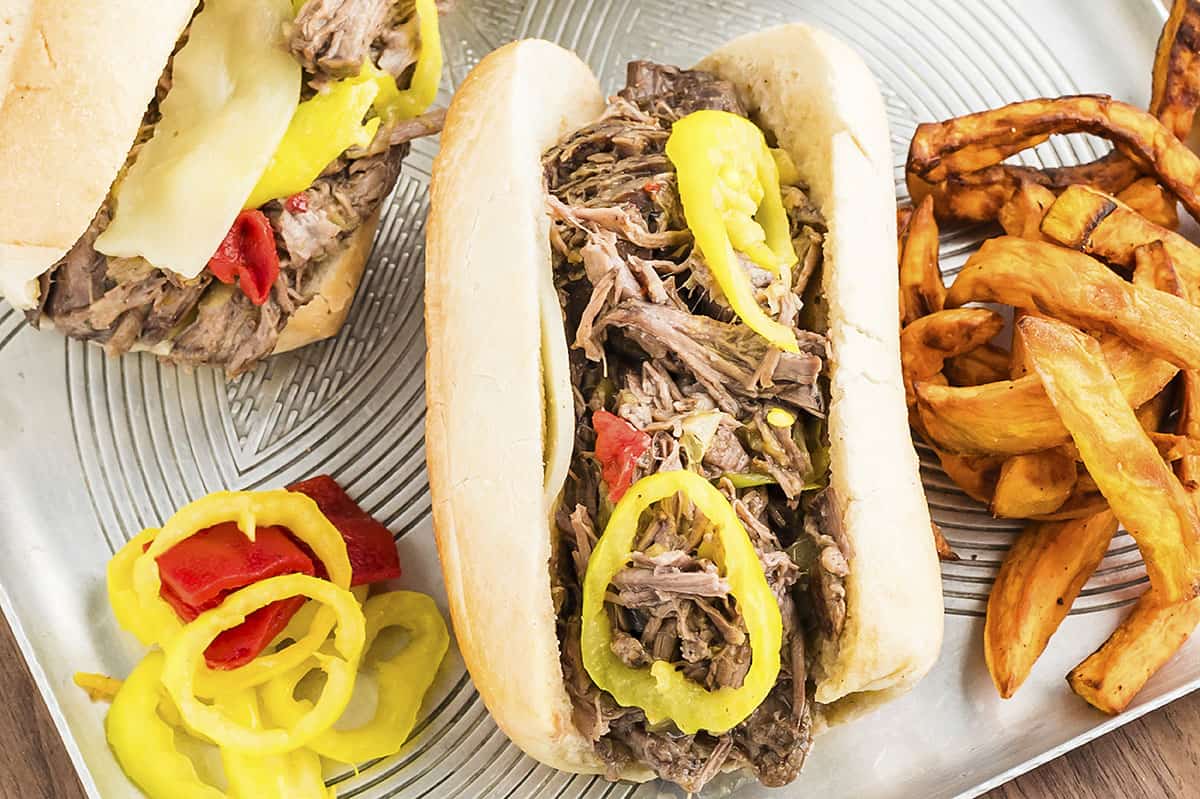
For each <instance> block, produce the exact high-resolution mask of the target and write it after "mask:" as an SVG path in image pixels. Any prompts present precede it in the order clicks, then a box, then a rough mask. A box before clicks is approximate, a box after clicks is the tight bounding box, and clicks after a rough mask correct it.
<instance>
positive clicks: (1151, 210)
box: [1117, 177, 1179, 230]
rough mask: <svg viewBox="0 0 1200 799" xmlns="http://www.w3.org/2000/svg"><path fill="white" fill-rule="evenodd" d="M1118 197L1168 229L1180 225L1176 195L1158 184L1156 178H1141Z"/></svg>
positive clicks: (1150, 219)
mask: <svg viewBox="0 0 1200 799" xmlns="http://www.w3.org/2000/svg"><path fill="white" fill-rule="evenodd" d="M1117 199H1118V200H1120V201H1121V202H1123V203H1125V204H1126V205H1128V206H1129V207H1130V208H1132V209H1133V210H1134V211H1137V212H1138V213H1139V214H1141V215H1142V216H1144V217H1145V218H1146V219H1148V220H1149V221H1151V222H1153V223H1154V224H1156V225H1159V226H1160V227H1164V228H1166V229H1167V230H1174V229H1175V228H1177V227H1179V208H1178V207H1177V203H1176V200H1175V195H1174V194H1171V192H1169V191H1167V190H1166V189H1164V188H1163V187H1162V186H1160V185H1158V181H1157V180H1156V179H1154V178H1149V177H1148V178H1141V179H1139V180H1135V181H1134V182H1133V183H1132V184H1130V186H1129V188H1127V189H1125V190H1124V191H1122V192H1119V193H1118V194H1117Z"/></svg>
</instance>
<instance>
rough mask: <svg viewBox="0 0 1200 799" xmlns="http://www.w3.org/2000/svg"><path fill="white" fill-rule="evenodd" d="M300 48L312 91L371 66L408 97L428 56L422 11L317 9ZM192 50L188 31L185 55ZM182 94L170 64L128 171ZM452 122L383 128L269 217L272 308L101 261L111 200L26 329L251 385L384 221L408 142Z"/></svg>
mask: <svg viewBox="0 0 1200 799" xmlns="http://www.w3.org/2000/svg"><path fill="white" fill-rule="evenodd" d="M446 5H447V4H446V3H444V2H439V3H438V6H439V8H444V7H445V6H446ZM289 36H290V43H291V46H292V50H293V53H294V55H295V56H296V57H297V59H298V60H299V61H300V63H301V65H302V66H303V67H304V68H305V78H306V82H307V83H308V84H309V85H310V86H312V87H319V86H321V85H323V84H325V83H327V82H328V81H329V80H331V79H333V78H336V77H341V76H347V75H352V74H358V72H359V70H360V69H361V67H362V65H363V63H364V62H365V61H366V60H367V59H371V60H372V61H373V62H374V63H375V64H376V66H379V67H380V68H381V69H384V70H385V71H389V72H391V73H392V74H393V75H394V76H395V77H396V78H397V82H398V85H399V86H400V87H403V86H404V85H405V82H406V81H407V80H408V75H409V74H410V72H411V70H410V68H411V67H412V65H413V63H414V61H415V60H416V58H417V56H418V55H419V52H420V41H419V35H418V34H417V29H416V15H415V6H414V3H413V2H412V0H308V2H306V3H304V4H303V6H302V7H301V8H300V10H299V12H298V14H297V17H296V20H295V22H294V24H293V25H292V26H291V28H290V32H289ZM187 39H188V31H187V30H185V31H184V32H183V34H182V36H181V37H180V39H179V41H178V43H177V45H176V52H178V50H179V48H181V47H183V46H184V44H185V43H186V42H187ZM172 58H173V56H172ZM172 82H173V74H172V63H171V62H168V64H167V66H166V68H165V69H164V71H163V73H162V76H161V77H160V79H159V83H158V87H157V90H156V93H155V97H154V98H153V99H152V100H151V101H150V104H149V107H148V108H147V110H146V113H145V115H144V117H143V120H142V126H141V128H140V129H139V132H138V135H137V138H136V140H135V142H134V146H133V148H132V149H131V151H130V153H129V156H128V162H129V163H132V162H133V161H134V160H135V159H136V157H137V154H138V152H139V151H140V149H141V147H142V145H144V144H145V142H146V141H148V140H149V139H150V138H151V137H152V136H153V134H154V127H155V125H156V123H157V122H158V120H159V118H160V115H159V104H160V103H161V101H162V100H163V99H164V98H165V97H166V96H167V93H168V92H169V91H170V89H171V86H172ZM444 119H445V112H444V110H441V109H435V110H432V111H430V112H428V113H426V114H424V115H422V116H420V117H418V118H416V119H409V120H392V121H388V122H387V123H385V124H381V125H380V126H379V131H378V133H377V135H376V136H375V138H374V140H373V141H372V142H371V143H370V145H369V146H367V147H365V148H361V149H359V148H355V149H354V150H351V151H347V152H346V153H344V154H343V155H342V157H340V158H338V159H337V160H335V161H334V162H333V163H332V164H330V165H329V167H328V168H327V169H326V170H325V172H324V173H323V174H322V175H321V177H320V178H318V180H317V181H316V182H315V183H314V184H313V185H312V186H311V187H309V188H308V189H307V190H306V191H304V192H302V193H301V194H300V195H299V196H298V197H293V198H289V200H288V201H287V202H285V201H273V202H270V203H268V204H266V205H265V206H264V207H263V209H262V210H263V211H264V212H266V214H267V215H268V218H269V219H270V220H271V223H272V227H273V229H274V232H275V236H276V244H277V250H278V253H279V256H280V276H279V279H278V281H277V284H276V286H275V288H274V289H273V291H272V292H271V295H270V297H269V298H268V300H267V301H266V303H265V304H264V305H262V306H255V305H253V304H252V303H250V302H249V300H248V299H247V298H246V297H245V296H244V295H242V294H241V293H240V292H237V291H233V290H230V289H229V288H228V287H222V286H220V285H219V284H216V283H214V281H213V277H212V275H211V274H210V273H209V272H208V271H207V270H206V271H204V272H202V273H201V275H200V276H198V277H197V278H195V279H192V280H184V279H182V278H180V277H179V276H177V275H175V274H174V273H171V272H169V271H168V270H165V269H163V270H160V269H157V268H155V267H154V266H153V265H151V264H149V263H148V262H146V261H144V260H142V259H140V258H109V257H106V256H104V255H103V254H101V253H98V252H96V250H95V249H94V242H95V240H96V238H97V237H98V236H99V235H100V233H101V232H103V230H104V229H105V227H106V226H107V225H108V223H109V221H110V218H111V215H110V205H111V202H110V201H108V200H106V202H105V204H104V205H103V206H102V207H101V208H100V210H99V211H98V213H97V214H96V218H95V219H94V220H93V221H92V224H91V225H90V226H89V228H88V230H87V231H86V232H85V233H84V235H83V236H81V237H80V239H79V241H78V242H77V243H76V244H75V246H74V247H72V249H71V250H70V251H69V252H68V253H67V254H66V255H65V256H64V257H63V258H62V259H61V260H60V261H59V262H58V263H56V264H54V266H52V267H51V268H50V270H49V271H47V272H46V273H44V274H43V275H41V276H40V278H39V284H40V287H41V292H40V298H39V305H38V307H37V308H34V309H32V310H31V311H30V312H29V313H28V314H27V319H28V320H29V322H30V324H33V325H35V326H37V325H38V324H39V323H40V322H41V321H42V320H43V319H48V320H49V321H51V322H53V324H54V325H55V327H56V328H58V329H59V330H61V331H62V332H64V333H65V334H67V335H68V336H71V337H74V338H79V339H84V340H91V341H96V342H99V343H103V344H104V345H105V347H106V349H107V350H108V351H109V352H110V353H111V354H114V355H118V354H122V353H125V352H128V351H129V350H131V349H133V348H135V347H140V348H145V349H152V350H153V351H155V352H158V353H160V354H161V355H162V356H163V357H165V358H167V359H169V360H172V361H175V362H178V363H183V364H187V365H189V366H193V365H210V366H220V367H224V369H225V371H226V374H227V375H228V376H230V377H234V376H236V375H238V374H241V373H242V372H244V371H246V370H248V369H250V368H252V367H253V366H254V365H255V364H256V363H257V362H258V361H259V360H261V359H262V358H264V357H266V356H267V355H269V354H271V352H272V351H273V350H274V348H275V343H276V341H277V340H278V336H279V332H280V331H281V330H282V329H283V327H284V326H285V325H286V324H287V321H288V318H289V317H290V316H291V314H292V313H294V312H295V311H296V309H297V308H299V307H300V306H302V305H303V304H305V303H306V302H308V301H309V300H310V299H311V298H312V297H313V295H314V293H315V292H316V290H317V287H318V281H316V280H314V279H313V278H314V277H315V276H316V275H318V274H319V270H318V269H317V268H315V267H317V265H319V264H320V262H321V261H322V260H324V259H326V258H329V257H332V256H334V255H335V254H336V253H338V252H339V251H340V250H341V248H342V247H343V246H344V245H345V242H346V240H347V239H348V238H349V236H350V235H352V234H353V233H354V231H355V230H357V229H358V228H360V227H361V225H362V224H363V223H364V222H365V221H366V220H367V219H368V218H370V216H371V215H372V214H373V213H374V212H375V211H376V210H378V208H379V206H380V205H381V203H382V202H383V200H384V198H385V197H386V196H387V195H388V193H389V192H390V191H391V189H392V187H393V186H394V185H395V182H396V179H397V177H398V175H399V172H400V164H401V161H402V160H403V158H404V156H405V155H406V154H407V152H408V148H409V142H410V141H412V140H413V139H415V138H418V137H421V136H427V135H431V134H433V133H436V132H438V131H439V130H440V129H441V126H442V124H443V121H444Z"/></svg>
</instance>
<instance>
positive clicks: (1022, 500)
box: [992, 449, 1076, 519]
mask: <svg viewBox="0 0 1200 799" xmlns="http://www.w3.org/2000/svg"><path fill="white" fill-rule="evenodd" d="M1075 477H1076V468H1075V459H1074V458H1073V457H1071V456H1070V455H1069V454H1066V453H1064V452H1062V451H1061V450H1058V449H1050V450H1046V451H1045V452H1032V453H1029V454H1028V455H1014V456H1013V457H1011V458H1009V459H1008V460H1006V461H1005V462H1004V465H1003V466H1002V467H1000V476H999V478H998V479H997V481H996V490H995V493H994V494H993V495H992V515H993V516H997V517H1000V518H1006V519H1028V518H1030V517H1031V516H1041V515H1044V514H1047V513H1054V511H1056V510H1058V509H1059V508H1060V507H1062V504H1063V503H1064V502H1066V501H1067V500H1068V499H1069V498H1070V497H1071V492H1072V491H1073V490H1074V488H1075Z"/></svg>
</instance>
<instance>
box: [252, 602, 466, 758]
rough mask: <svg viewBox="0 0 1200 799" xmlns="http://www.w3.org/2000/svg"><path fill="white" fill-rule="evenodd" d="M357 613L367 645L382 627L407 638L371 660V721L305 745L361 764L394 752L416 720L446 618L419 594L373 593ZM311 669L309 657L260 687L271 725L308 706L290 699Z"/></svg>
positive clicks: (291, 720) (441, 650)
mask: <svg viewBox="0 0 1200 799" xmlns="http://www.w3.org/2000/svg"><path fill="white" fill-rule="evenodd" d="M363 613H364V615H365V616H366V620H367V643H366V648H367V649H370V648H371V644H373V643H374V641H375V638H376V637H377V636H378V635H379V632H380V631H381V630H383V629H385V628H387V627H401V628H403V629H405V630H407V631H408V632H409V633H410V635H411V638H410V639H409V641H408V644H407V645H406V646H405V647H404V648H403V649H402V650H400V652H399V653H397V654H396V655H395V656H394V657H392V658H389V659H388V660H385V661H381V662H378V663H375V664H373V668H374V669H375V672H376V677H377V681H378V685H379V698H378V702H377V705H376V710H375V715H374V716H373V717H372V718H371V720H370V721H369V722H367V723H366V724H364V725H363V726H361V727H357V728H355V729H353V730H334V729H330V730H326V731H325V732H323V733H321V734H320V735H318V736H317V737H315V738H313V739H312V740H311V741H309V743H308V746H309V747H310V748H311V749H312V750H313V751H315V752H316V753H317V754H319V755H321V756H322V757H326V758H329V759H330V760H336V761H337V762H339V763H361V762H363V761H366V760H374V759H375V758H379V757H388V756H389V755H394V754H395V753H396V752H399V751H400V748H401V747H402V746H404V742H405V741H406V740H408V736H409V735H410V734H411V733H412V730H413V727H415V726H416V724H417V713H418V712H419V711H420V709H421V701H422V699H424V697H425V694H426V692H427V691H428V690H429V687H430V686H431V685H433V680H434V677H436V676H437V670H438V666H439V665H440V664H441V662H442V659H443V658H444V657H445V656H446V650H447V649H448V648H449V646H450V634H449V631H447V629H446V622H445V620H444V619H443V618H442V614H441V613H440V612H438V609H437V605H435V604H434V602H433V599H432V598H430V597H428V596H426V595H425V594H421V593H417V592H415V591H391V592H388V593H386V594H379V595H377V596H373V597H371V598H370V599H369V600H367V604H366V606H365V607H364V608H363ZM314 668H316V664H315V663H313V662H312V661H310V662H308V663H306V664H304V665H303V666H301V667H299V668H296V669H293V670H292V671H290V672H288V673H287V674H284V675H282V676H279V677H276V678H275V679H273V680H271V681H270V682H268V683H267V684H266V685H264V686H263V688H262V699H263V704H264V705H265V706H266V709H267V712H268V713H269V714H270V716H271V718H272V719H273V720H274V721H275V722H276V723H277V724H295V723H296V721H297V720H298V719H299V718H300V717H301V716H302V715H303V714H304V712H305V710H307V709H309V708H311V707H312V703H311V702H309V701H308V700H306V699H296V698H295V695H294V694H295V690H296V685H297V684H298V683H299V682H300V680H302V679H303V678H304V675H306V674H308V672H310V671H311V670H312V669H314Z"/></svg>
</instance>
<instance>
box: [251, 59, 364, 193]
mask: <svg viewBox="0 0 1200 799" xmlns="http://www.w3.org/2000/svg"><path fill="white" fill-rule="evenodd" d="M378 94H379V85H378V83H377V82H376V81H375V80H374V79H373V78H372V77H371V75H370V74H366V75H365V76H364V75H359V76H357V77H353V78H346V79H345V80H339V81H337V82H336V83H334V84H333V85H332V86H330V87H329V88H328V89H327V90H326V91H324V92H321V93H319V94H317V95H316V96H315V97H313V98H312V99H310V100H305V101H304V102H302V103H300V105H299V106H297V108H296V113H295V114H293V115H292V121H291V123H290V124H289V125H288V129H287V131H286V132H285V133H284V134H283V140H282V141H280V142H279V147H278V148H276V150H275V155H273V156H271V163H270V164H269V165H268V166H267V171H266V172H264V173H263V175H262V177H260V178H259V179H258V184H257V185H256V186H255V187H254V190H253V191H252V192H250V196H249V198H247V199H246V205H245V207H246V208H258V207H259V206H261V205H263V204H264V203H266V202H268V201H270V200H274V199H277V198H279V197H290V196H291V195H293V194H297V193H299V192H302V191H304V190H305V189H307V188H308V187H309V186H311V185H312V184H313V181H314V180H316V179H317V177H318V176H319V175H320V174H321V172H322V171H323V170H324V169H325V167H327V166H329V164H330V163H331V162H332V161H333V160H334V159H335V158H337V157H338V156H339V155H341V154H342V153H343V152H345V151H346V150H348V149H350V148H351V147H366V146H367V145H368V144H370V143H371V139H373V138H375V133H376V131H378V130H379V125H380V119H379V117H373V118H371V119H369V120H367V121H365V122H364V121H363V118H364V117H365V116H366V114H367V111H368V110H369V109H370V108H371V105H372V104H373V103H374V102H375V97H376V95H378Z"/></svg>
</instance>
